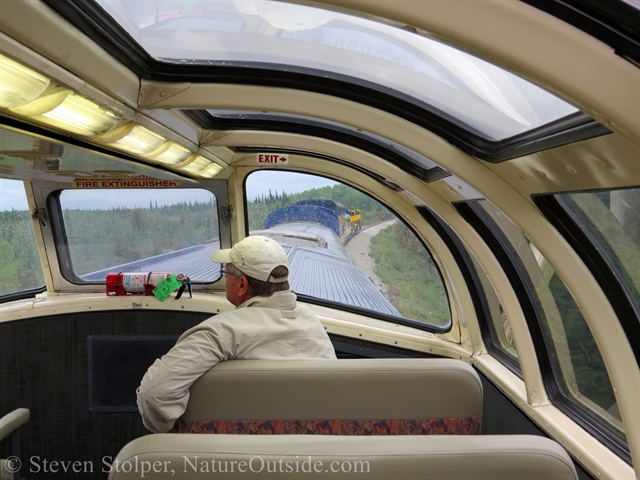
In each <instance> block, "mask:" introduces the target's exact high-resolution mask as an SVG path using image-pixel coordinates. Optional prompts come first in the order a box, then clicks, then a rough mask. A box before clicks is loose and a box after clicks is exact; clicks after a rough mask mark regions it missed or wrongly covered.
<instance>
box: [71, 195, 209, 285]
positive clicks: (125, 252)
mask: <svg viewBox="0 0 640 480" xmlns="http://www.w3.org/2000/svg"><path fill="white" fill-rule="evenodd" d="M59 201H60V208H61V211H62V220H63V226H64V231H65V233H66V240H67V243H68V257H69V265H70V269H71V270H72V271H71V272H66V273H65V276H67V278H69V279H70V280H71V279H72V278H73V279H74V280H75V281H76V282H78V281H80V282H82V281H86V282H104V281H105V278H106V275H107V273H110V272H152V271H155V272H171V273H184V274H186V275H187V276H188V277H189V278H190V279H191V281H192V282H195V283H206V282H212V281H214V280H216V279H218V278H219V277H220V266H219V265H218V264H214V263H213V262H211V260H210V257H211V254H212V253H213V252H214V251H215V250H218V249H219V248H220V238H219V228H218V210H217V202H216V198H215V196H214V195H213V193H211V192H209V191H207V190H202V189H187V188H185V189H166V190H151V189H149V190H143V189H131V190H117V189H114V190H64V191H63V192H61V193H60V197H59Z"/></svg>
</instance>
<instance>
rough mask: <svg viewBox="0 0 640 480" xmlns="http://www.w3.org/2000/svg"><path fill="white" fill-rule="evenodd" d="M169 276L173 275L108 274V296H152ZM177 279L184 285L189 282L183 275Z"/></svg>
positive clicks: (162, 273)
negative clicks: (154, 290) (155, 289)
mask: <svg viewBox="0 0 640 480" xmlns="http://www.w3.org/2000/svg"><path fill="white" fill-rule="evenodd" d="M169 275H171V273H169V272H144V273H141V272H136V273H124V272H118V273H108V274H107V295H109V296H111V295H115V296H120V295H152V294H153V289H154V288H156V286H158V284H159V283H160V282H162V281H164V280H165V279H166V278H167V277H168V276H169ZM176 279H177V280H178V281H179V282H182V283H183V284H186V283H187V282H188V281H189V279H188V278H187V277H186V275H184V274H182V273H180V274H177V275H176ZM189 287H191V286H190V285H189ZM189 290H191V288H189ZM180 293H182V292H180ZM190 293H191V292H190Z"/></svg>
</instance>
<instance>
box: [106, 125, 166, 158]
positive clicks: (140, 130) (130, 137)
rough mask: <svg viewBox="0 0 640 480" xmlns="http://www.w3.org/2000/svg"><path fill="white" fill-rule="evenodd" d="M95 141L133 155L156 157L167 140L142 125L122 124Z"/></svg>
mask: <svg viewBox="0 0 640 480" xmlns="http://www.w3.org/2000/svg"><path fill="white" fill-rule="evenodd" d="M95 141H97V142H99V143H103V144H105V145H109V146H110V147H113V148H116V149H118V150H124V151H125V152H128V153H133V154H134V155H141V156H146V155H149V154H156V155H157V154H158V153H156V152H157V151H158V150H159V149H160V148H161V147H163V146H164V145H165V142H166V141H167V139H166V138H165V137H163V136H162V135H158V134H157V133H154V132H152V131H151V130H148V129H147V128H145V127H143V126H142V125H136V124H135V123H132V122H124V123H122V124H120V125H118V126H117V127H116V128H114V129H113V130H112V131H110V132H109V133H107V134H105V135H101V136H99V137H97V138H95Z"/></svg>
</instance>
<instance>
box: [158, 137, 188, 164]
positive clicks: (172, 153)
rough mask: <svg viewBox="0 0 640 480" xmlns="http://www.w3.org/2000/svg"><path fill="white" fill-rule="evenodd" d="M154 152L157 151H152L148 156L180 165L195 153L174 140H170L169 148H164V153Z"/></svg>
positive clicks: (166, 162)
mask: <svg viewBox="0 0 640 480" xmlns="http://www.w3.org/2000/svg"><path fill="white" fill-rule="evenodd" d="M154 153H155V152H152V153H151V154H150V155H148V157H149V158H153V160H155V161H156V162H160V163H163V164H165V165H178V164H180V163H184V162H185V161H186V160H188V159H189V158H191V156H192V155H193V153H192V152H191V150H189V149H187V148H185V147H183V146H182V145H179V144H177V143H174V142H169V145H168V148H166V149H163V150H162V153H160V154H154Z"/></svg>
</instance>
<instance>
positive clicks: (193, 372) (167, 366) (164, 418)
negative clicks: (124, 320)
mask: <svg viewBox="0 0 640 480" xmlns="http://www.w3.org/2000/svg"><path fill="white" fill-rule="evenodd" d="M304 358H327V359H332V358H333V359H335V358H336V354H335V351H334V349H333V346H332V344H331V341H330V340H329V336H328V335H327V333H326V332H325V330H324V327H323V326H322V324H321V323H320V321H319V320H318V317H316V315H315V314H314V313H313V312H311V310H309V309H308V308H307V307H305V306H304V305H297V303H296V295H295V293H293V292H292V291H291V290H288V291H285V292H278V293H275V294H273V295H272V296H271V297H254V298H251V299H249V300H247V301H246V302H245V303H243V304H242V305H240V306H238V307H237V308H236V309H235V310H233V311H230V312H225V313H221V314H219V315H216V316H215V317H211V318H209V319H207V320H205V321H204V322H202V323H201V324H199V325H197V326H195V327H193V328H191V329H189V330H187V331H186V332H185V333H183V334H182V336H181V337H180V338H179V339H178V341H177V343H176V345H175V346H174V347H173V348H172V349H171V350H170V351H169V352H168V353H167V354H166V355H164V356H163V357H162V358H160V359H158V360H156V361H155V363H154V364H153V365H152V366H151V367H150V368H149V370H148V371H147V373H146V374H145V376H144V378H143V379H142V382H141V384H140V387H138V390H137V394H138V410H139V411H140V414H141V415H142V421H143V423H144V425H145V427H147V428H148V429H149V430H151V431H152V432H155V433H162V432H167V431H169V430H170V429H171V428H172V427H173V424H174V423H175V421H176V420H177V419H178V418H179V417H180V416H181V415H182V414H183V413H184V411H185V410H186V408H187V403H188V401H189V387H190V386H191V384H193V382H195V381H196V380H197V379H198V378H199V377H200V376H201V375H202V374H203V373H205V372H206V371H207V370H209V369H210V368H211V367H213V366H214V365H215V364H216V363H218V362H223V361H225V360H235V359H243V360H249V359H252V360H254V359H263V360H278V359H279V360H282V359H304Z"/></svg>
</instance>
